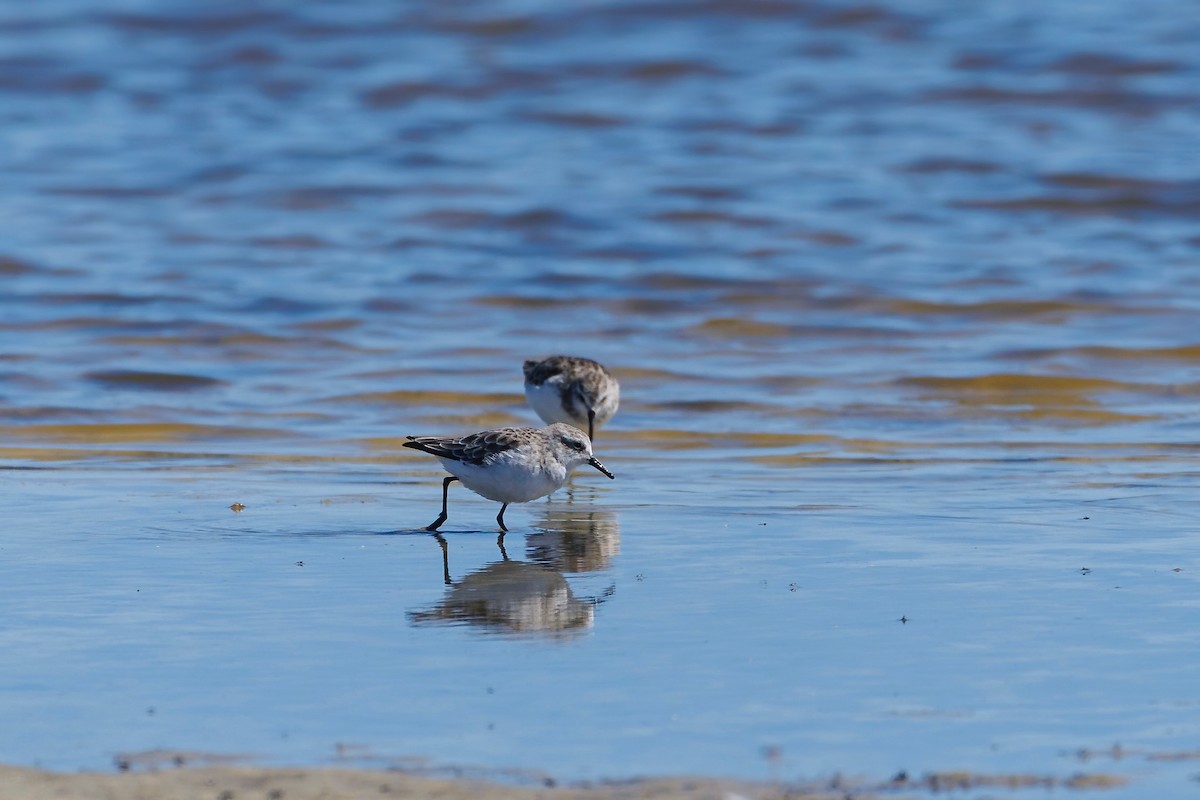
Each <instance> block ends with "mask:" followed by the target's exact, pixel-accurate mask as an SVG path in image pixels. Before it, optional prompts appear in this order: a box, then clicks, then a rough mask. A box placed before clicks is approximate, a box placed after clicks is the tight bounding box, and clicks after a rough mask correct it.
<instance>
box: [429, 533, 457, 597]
mask: <svg viewBox="0 0 1200 800" xmlns="http://www.w3.org/2000/svg"><path fill="white" fill-rule="evenodd" d="M433 538H435V539H437V540H438V544H440V545H441V546H442V580H444V581H445V582H446V585H447V586H453V585H454V582H453V581H451V580H450V550H449V548H448V547H447V546H446V538H445V537H444V536H442V535H441V534H440V533H435V534H433Z"/></svg>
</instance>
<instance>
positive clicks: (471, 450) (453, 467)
mask: <svg viewBox="0 0 1200 800" xmlns="http://www.w3.org/2000/svg"><path fill="white" fill-rule="evenodd" d="M404 446H405V447H411V448H413V449H415V450H420V451H422V452H424V453H429V454H431V455H434V456H437V458H438V461H441V462H442V466H443V467H445V468H446V471H447V472H449V473H450V477H448V478H446V479H445V480H443V481H442V513H441V514H440V515H438V518H437V519H435V520H434V521H433V522H432V523H431V524H430V525H429V527H427V528H426V530H430V531H436V530H437V529H438V527H439V526H441V524H442V523H443V522H445V521H446V492H447V490H448V489H449V488H450V484H451V483H452V482H454V481H456V480H457V481H462V483H463V485H464V486H466V487H467V488H468V489H470V490H471V491H473V492H475V493H476V494H479V495H482V496H483V497H486V498H487V499H488V500H495V501H496V502H497V503H503V504H504V505H502V506H501V507H500V513H499V514H497V515H496V522H497V523H498V524H499V525H500V530H502V531H506V530H508V528H506V527H505V526H504V510H505V509H506V508H508V504H509V503H528V502H529V501H530V500H536V499H538V498H539V497H545V496H546V495H548V494H550V493H551V492H554V491H555V490H557V489H560V488H562V485H563V484H564V483H566V482H567V477H568V476H569V475H570V474H571V470H573V469H575V467H578V466H582V465H584V464H588V465H590V466H593V467H595V468H596V469H598V470H600V471H601V472H603V473H604V474H605V475H607V476H608V477H610V478H615V477H616V476H615V475H613V474H612V473H611V472H609V471H608V469H607V468H605V466H604V465H603V464H601V463H600V461H599V460H598V459H597V458H596V457H595V456H593V455H592V443H591V441H590V440H589V439H588V437H587V436H585V435H584V434H583V433H582V432H581V431H578V430H576V429H575V428H573V427H571V426H570V425H563V424H562V423H556V424H554V425H549V426H547V427H545V428H500V429H498V430H494V431H481V432H480V433H472V434H470V435H468V436H409V437H408V441H407V442H405V443H404Z"/></svg>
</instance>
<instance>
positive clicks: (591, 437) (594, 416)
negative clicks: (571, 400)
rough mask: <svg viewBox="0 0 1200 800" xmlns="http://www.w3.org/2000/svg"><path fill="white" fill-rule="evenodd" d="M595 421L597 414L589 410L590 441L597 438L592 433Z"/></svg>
mask: <svg viewBox="0 0 1200 800" xmlns="http://www.w3.org/2000/svg"><path fill="white" fill-rule="evenodd" d="M595 421H596V412H595V410H594V409H591V408H589V409H588V438H589V439H593V438H595V437H594V435H593V433H592V427H593V423H595Z"/></svg>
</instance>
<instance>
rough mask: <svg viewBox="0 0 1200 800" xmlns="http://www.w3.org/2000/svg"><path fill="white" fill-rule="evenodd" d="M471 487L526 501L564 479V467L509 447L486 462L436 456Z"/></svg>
mask: <svg viewBox="0 0 1200 800" xmlns="http://www.w3.org/2000/svg"><path fill="white" fill-rule="evenodd" d="M438 460H439V461H441V462H442V466H444V467H445V468H446V471H447V472H449V473H450V474H451V475H453V476H454V477H456V478H458V479H459V480H460V481H462V482H463V486H466V487H467V488H468V489H470V490H471V491H473V492H475V493H476V494H478V495H482V496H483V497H486V498H487V499H488V500H495V501H496V502H497V503H528V502H529V501H530V500H536V499H538V498H539V497H545V496H546V495H548V494H550V493H551V492H553V491H555V490H556V489H559V488H561V487H562V485H563V484H564V483H566V482H567V470H566V469H565V468H564V467H563V466H562V465H561V464H557V463H550V464H539V463H534V462H532V461H529V460H527V459H525V458H522V454H521V452H520V451H515V450H508V451H505V452H503V453H501V454H499V455H498V456H497V457H496V458H495V459H494V460H493V461H490V462H488V463H487V464H486V465H475V464H464V463H463V462H461V461H453V460H451V459H448V458H441V459H438Z"/></svg>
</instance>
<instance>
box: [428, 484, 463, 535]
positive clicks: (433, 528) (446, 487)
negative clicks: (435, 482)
mask: <svg viewBox="0 0 1200 800" xmlns="http://www.w3.org/2000/svg"><path fill="white" fill-rule="evenodd" d="M456 480H458V478H456V477H454V476H453V475H451V476H450V477H449V478H446V479H445V480H444V481H442V513H441V514H438V518H437V519H435V520H434V521H433V522H431V523H429V526H428V527H426V528H425V530H427V531H436V530H437V529H438V528H440V527H441V526H442V523H443V522H445V521H446V517H447V516H448V514H447V513H446V492H447V490H449V488H450V484H451V483H453V482H454V481H456Z"/></svg>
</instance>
